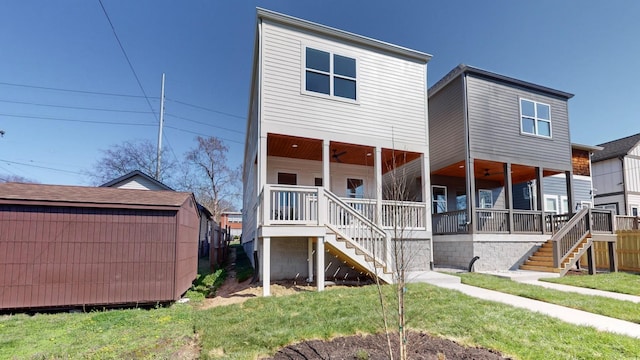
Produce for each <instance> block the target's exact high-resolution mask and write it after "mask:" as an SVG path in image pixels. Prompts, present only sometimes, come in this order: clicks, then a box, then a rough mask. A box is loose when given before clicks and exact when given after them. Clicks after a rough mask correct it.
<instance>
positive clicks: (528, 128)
mask: <svg viewBox="0 0 640 360" xmlns="http://www.w3.org/2000/svg"><path fill="white" fill-rule="evenodd" d="M522 132H526V133H529V134H535V133H536V126H535V122H534V121H533V119H529V118H522Z"/></svg>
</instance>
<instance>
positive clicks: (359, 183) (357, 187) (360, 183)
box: [347, 179, 364, 198]
mask: <svg viewBox="0 0 640 360" xmlns="http://www.w3.org/2000/svg"><path fill="white" fill-rule="evenodd" d="M347 196H348V197H350V198H362V197H364V180H362V179H347Z"/></svg>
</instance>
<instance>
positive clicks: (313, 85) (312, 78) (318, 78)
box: [307, 70, 329, 95]
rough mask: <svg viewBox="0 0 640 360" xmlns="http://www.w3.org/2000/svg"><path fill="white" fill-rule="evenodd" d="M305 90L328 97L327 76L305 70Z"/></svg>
mask: <svg viewBox="0 0 640 360" xmlns="http://www.w3.org/2000/svg"><path fill="white" fill-rule="evenodd" d="M307 90H308V91H315V92H319V93H323V94H327V95H329V75H324V74H318V73H314V72H312V71H308V70H307Z"/></svg>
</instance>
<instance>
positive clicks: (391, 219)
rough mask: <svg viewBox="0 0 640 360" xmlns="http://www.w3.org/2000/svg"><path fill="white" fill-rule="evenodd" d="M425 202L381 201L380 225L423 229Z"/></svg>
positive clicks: (386, 227)
mask: <svg viewBox="0 0 640 360" xmlns="http://www.w3.org/2000/svg"><path fill="white" fill-rule="evenodd" d="M426 211H427V204H425V203H417V202H409V201H392V200H383V201H382V227H383V228H385V229H388V228H400V229H425V228H426V227H425V220H426V219H425V214H426Z"/></svg>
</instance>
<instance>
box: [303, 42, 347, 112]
mask: <svg viewBox="0 0 640 360" xmlns="http://www.w3.org/2000/svg"><path fill="white" fill-rule="evenodd" d="M305 89H306V90H307V91H312V92H316V93H321V94H326V95H329V96H337V97H341V98H346V99H352V100H356V59H354V58H350V57H347V56H342V55H338V54H332V53H330V52H326V51H322V50H317V49H313V48H310V47H308V48H306V50H305Z"/></svg>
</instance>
